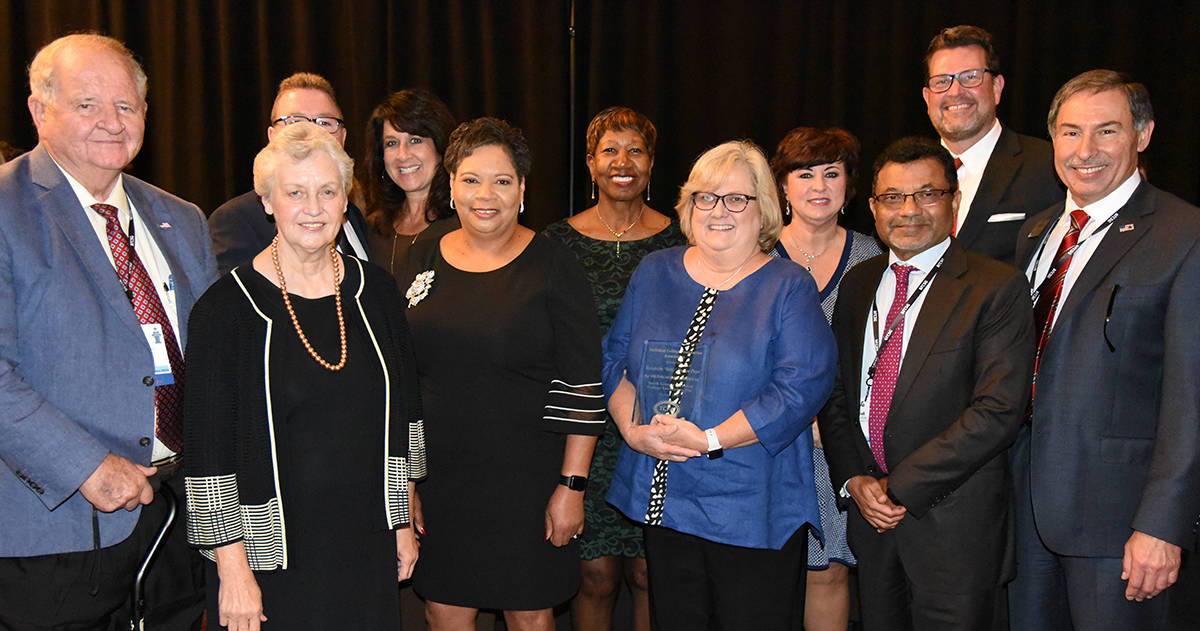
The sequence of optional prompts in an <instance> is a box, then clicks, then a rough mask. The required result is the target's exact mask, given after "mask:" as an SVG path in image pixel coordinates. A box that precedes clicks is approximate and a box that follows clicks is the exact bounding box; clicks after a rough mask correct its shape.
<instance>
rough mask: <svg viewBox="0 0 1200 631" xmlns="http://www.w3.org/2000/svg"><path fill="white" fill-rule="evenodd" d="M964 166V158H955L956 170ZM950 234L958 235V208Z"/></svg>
mask: <svg viewBox="0 0 1200 631" xmlns="http://www.w3.org/2000/svg"><path fill="white" fill-rule="evenodd" d="M962 167H963V162H962V159H961V158H955V159H954V170H955V171H961V170H962ZM959 175H962V174H961V173H959ZM950 236H952V237H957V236H958V211H957V210H956V211H954V225H952V226H950Z"/></svg>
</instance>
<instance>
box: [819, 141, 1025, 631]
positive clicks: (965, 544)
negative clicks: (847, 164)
mask: <svg viewBox="0 0 1200 631" xmlns="http://www.w3.org/2000/svg"><path fill="white" fill-rule="evenodd" d="M872 190H873V191H874V195H873V196H872V197H871V211H872V213H874V215H875V226H876V229H877V230H878V233H879V236H880V238H881V239H882V240H883V241H884V243H885V244H887V246H888V250H889V251H888V253H886V254H882V255H880V256H878V257H875V258H873V259H870V260H867V261H864V262H863V263H861V264H860V265H858V266H857V267H855V268H854V269H853V270H851V271H850V272H849V273H848V274H847V275H846V278H845V279H844V280H843V281H842V285H841V290H840V292H841V293H840V294H839V296H838V302H837V307H836V308H835V311H834V316H833V330H834V335H835V336H836V338H837V341H838V351H839V352H838V357H839V359H838V373H837V381H836V384H835V386H834V390H833V394H832V395H831V396H830V399H829V402H828V403H827V404H826V406H825V409H823V410H822V411H821V413H820V414H819V415H818V416H817V418H818V421H819V423H820V428H821V435H822V436H823V439H824V443H825V456H826V458H827V459H828V461H829V471H830V476H831V478H832V481H833V486H834V488H841V489H842V490H841V496H842V498H845V500H846V501H845V504H846V505H847V506H848V507H849V509H850V517H849V523H848V536H849V542H850V547H851V549H853V551H854V554H855V556H857V557H858V573H859V598H860V601H861V604H862V624H863V629H864V631H875V630H883V629H909V630H918V631H928V630H941V629H947V630H948V629H958V630H962V631H980V630H986V629H999V628H1003V613H1004V590H1003V588H1004V583H1005V582H1006V581H1007V580H1009V579H1010V578H1011V577H1012V575H1013V571H1014V567H1013V545H1012V541H1013V526H1012V524H1013V517H1012V497H1011V496H1012V490H1011V489H1012V486H1011V484H1012V482H1011V477H1010V474H1009V461H1008V453H1007V449H1008V446H1009V445H1010V444H1011V442H1012V440H1013V437H1014V436H1015V435H1016V432H1017V428H1018V427H1019V426H1020V423H1021V419H1022V418H1023V417H1024V412H1025V402H1026V401H1027V399H1028V396H1029V379H1030V376H1031V374H1032V370H1033V343H1034V339H1033V322H1032V320H1033V318H1032V317H1031V304H1030V300H1029V285H1028V284H1027V283H1026V282H1025V278H1024V277H1023V276H1022V275H1021V273H1020V272H1019V271H1018V270H1016V269H1015V268H1013V267H1012V266H1010V265H1007V264H1004V263H1000V262H998V261H995V260H993V259H990V258H987V257H985V256H983V255H981V254H977V253H974V252H970V251H968V250H965V249H963V247H962V246H961V245H960V244H959V243H958V241H957V240H955V239H953V238H951V237H950V226H951V225H952V222H953V220H954V210H955V208H956V207H957V205H958V197H959V195H958V191H957V181H956V179H955V167H954V161H953V158H952V157H951V156H950V154H949V153H948V152H947V151H946V150H945V149H944V148H942V147H940V146H939V145H937V144H936V143H935V142H933V141H930V140H925V139H921V138H908V139H904V140H900V141H898V142H897V143H895V144H893V145H892V146H890V147H889V148H888V149H886V150H885V151H884V153H883V155H881V156H880V157H879V158H878V160H877V161H876V163H875V178H874V182H873V184H872Z"/></svg>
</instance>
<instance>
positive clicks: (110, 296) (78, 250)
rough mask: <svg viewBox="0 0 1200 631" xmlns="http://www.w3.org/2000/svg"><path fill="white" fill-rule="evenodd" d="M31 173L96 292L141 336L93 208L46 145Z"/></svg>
mask: <svg viewBox="0 0 1200 631" xmlns="http://www.w3.org/2000/svg"><path fill="white" fill-rule="evenodd" d="M30 173H31V176H32V178H33V183H34V184H36V185H37V186H38V187H39V188H41V189H42V190H41V192H40V193H39V195H38V206H39V207H40V210H41V212H43V213H45V214H46V216H47V217H48V218H49V219H50V221H51V222H52V223H53V224H54V225H56V226H58V228H59V230H61V231H62V233H63V235H64V236H65V237H66V239H67V242H68V243H70V245H71V248H72V249H74V251H75V255H76V256H77V257H78V258H79V261H80V263H81V264H82V265H83V267H84V269H86V270H87V273H88V275H89V276H90V277H91V280H92V284H93V285H94V287H95V290H96V293H97V294H98V295H99V296H101V297H102V298H103V299H104V301H105V302H107V303H108V304H109V306H111V307H112V308H113V310H114V311H116V313H117V319H119V320H120V321H121V322H123V323H124V324H125V325H126V326H128V327H129V329H130V330H131V331H132V332H134V333H136V334H137V335H138V336H139V337H140V336H141V335H142V328H141V325H140V324H138V319H137V316H136V315H134V313H133V309H132V308H131V307H130V305H129V299H128V298H127V297H126V296H125V289H124V287H122V286H121V280H120V278H118V277H117V272H116V270H114V269H113V266H112V263H111V262H109V260H108V253H107V252H105V250H104V248H105V247H107V246H106V245H104V244H102V243H101V242H100V239H98V238H97V237H96V231H95V229H94V228H92V224H91V222H90V221H89V220H88V217H87V215H86V213H87V212H90V210H88V209H85V208H83V207H82V206H80V204H79V198H78V197H76V196H75V191H74V190H73V189H72V188H71V185H70V183H68V182H67V179H66V178H65V177H64V176H63V174H62V172H61V171H59V169H58V166H57V165H55V164H54V161H53V160H52V159H51V158H50V154H48V153H46V149H45V148H44V147H42V146H38V147H37V148H36V149H34V155H32V156H31V157H30Z"/></svg>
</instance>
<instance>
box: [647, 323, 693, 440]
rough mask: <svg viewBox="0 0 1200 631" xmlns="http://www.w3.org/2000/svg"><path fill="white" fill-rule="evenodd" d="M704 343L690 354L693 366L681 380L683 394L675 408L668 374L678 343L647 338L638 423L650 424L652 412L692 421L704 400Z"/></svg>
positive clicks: (672, 371) (675, 355)
mask: <svg viewBox="0 0 1200 631" xmlns="http://www.w3.org/2000/svg"><path fill="white" fill-rule="evenodd" d="M707 346H708V345H707V344H699V345H698V346H697V347H696V350H695V351H693V353H692V365H691V367H690V368H689V369H688V376H687V379H686V380H685V382H684V386H683V394H682V396H681V397H680V399H679V405H678V406H677V407H676V406H674V405H672V403H671V401H670V390H671V374H672V373H674V372H675V361H676V359H677V358H678V357H679V343H678V342H662V341H657V340H646V342H645V346H644V347H643V348H642V370H641V374H640V375H639V377H638V384H637V396H638V409H639V411H640V414H639V416H640V418H639V420H638V422H639V423H649V422H650V419H652V418H654V415H655V414H667V415H671V416H678V417H680V418H686V419H688V420H690V421H695V420H696V419H697V418H698V417H699V414H700V401H701V400H702V399H703V394H704V382H705V374H706V373H707V370H706V359H707V353H706V350H707Z"/></svg>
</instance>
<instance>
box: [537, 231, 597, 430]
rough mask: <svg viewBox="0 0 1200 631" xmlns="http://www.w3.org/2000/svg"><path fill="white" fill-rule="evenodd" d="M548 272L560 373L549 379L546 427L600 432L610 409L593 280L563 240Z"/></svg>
mask: <svg viewBox="0 0 1200 631" xmlns="http://www.w3.org/2000/svg"><path fill="white" fill-rule="evenodd" d="M555 245H556V246H557V244H555ZM549 274H550V287H549V291H550V299H549V300H548V301H547V306H548V308H549V309H550V311H551V312H550V321H551V323H552V325H553V327H554V365H555V370H556V371H557V374H555V375H554V378H553V379H552V380H551V382H550V383H549V384H547V385H548V389H547V393H546V406H545V410H544V412H543V414H542V419H543V422H544V424H545V427H544V428H545V429H546V430H548V431H552V432H559V433H564V434H585V435H589V436H598V435H600V434H601V433H602V432H603V431H604V422H605V419H606V418H607V414H605V403H604V388H603V387H602V385H601V383H600V368H601V359H600V322H599V320H598V319H597V318H596V306H595V303H594V301H593V300H592V291H591V286H590V285H589V284H588V280H587V276H586V275H585V274H584V272H583V268H581V267H580V266H579V263H578V261H576V259H575V256H574V255H573V254H571V253H570V251H568V250H566V249H565V248H562V247H561V246H559V247H557V248H556V256H555V260H554V264H553V267H552V269H551V270H550V272H549Z"/></svg>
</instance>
